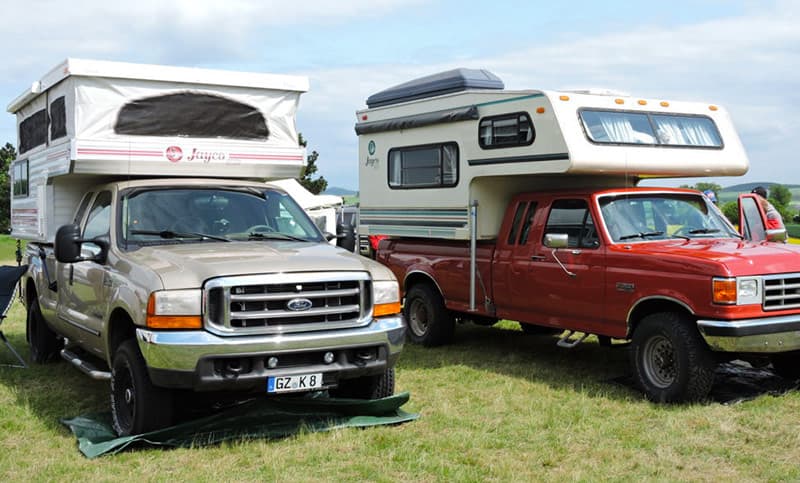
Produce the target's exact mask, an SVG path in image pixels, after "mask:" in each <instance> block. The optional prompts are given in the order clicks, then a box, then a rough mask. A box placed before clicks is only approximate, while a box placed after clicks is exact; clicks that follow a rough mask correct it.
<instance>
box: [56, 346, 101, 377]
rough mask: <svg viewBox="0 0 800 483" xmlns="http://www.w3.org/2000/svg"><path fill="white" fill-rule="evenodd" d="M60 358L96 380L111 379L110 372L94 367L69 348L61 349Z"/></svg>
mask: <svg viewBox="0 0 800 483" xmlns="http://www.w3.org/2000/svg"><path fill="white" fill-rule="evenodd" d="M61 358H62V359H64V360H65V361H67V362H69V363H71V364H72V365H73V366H75V367H76V368H77V369H78V370H79V371H81V372H82V373H84V374H86V375H87V376H89V377H91V378H92V379H94V380H96V381H110V380H111V372H109V371H101V370H100V369H98V368H96V367H94V366H93V365H92V364H91V363H90V362H88V361H85V360H83V359H81V358H80V357H79V356H78V354H76V353H74V352H72V351H71V350H69V349H61Z"/></svg>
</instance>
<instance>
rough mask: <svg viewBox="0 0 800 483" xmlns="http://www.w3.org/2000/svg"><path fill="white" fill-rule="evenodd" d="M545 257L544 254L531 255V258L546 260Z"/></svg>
mask: <svg viewBox="0 0 800 483" xmlns="http://www.w3.org/2000/svg"><path fill="white" fill-rule="evenodd" d="M545 258H547V257H545V256H544V255H531V260H544V259H545Z"/></svg>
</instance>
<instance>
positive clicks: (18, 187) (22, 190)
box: [11, 159, 28, 198]
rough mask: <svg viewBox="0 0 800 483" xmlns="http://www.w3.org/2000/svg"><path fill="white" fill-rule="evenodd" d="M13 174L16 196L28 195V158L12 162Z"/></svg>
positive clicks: (13, 186)
mask: <svg viewBox="0 0 800 483" xmlns="http://www.w3.org/2000/svg"><path fill="white" fill-rule="evenodd" d="M11 176H12V180H11V182H12V183H13V184H12V189H13V193H14V198H24V197H26V196H28V160H27V159H25V160H22V161H16V162H15V163H14V164H12V165H11Z"/></svg>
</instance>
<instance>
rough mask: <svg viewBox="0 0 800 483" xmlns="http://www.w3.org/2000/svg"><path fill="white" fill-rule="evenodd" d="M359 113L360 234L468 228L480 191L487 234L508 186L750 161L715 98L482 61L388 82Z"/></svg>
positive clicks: (549, 185) (692, 171) (609, 179)
mask: <svg viewBox="0 0 800 483" xmlns="http://www.w3.org/2000/svg"><path fill="white" fill-rule="evenodd" d="M356 114H357V118H358V120H357V123H356V126H355V129H356V133H357V134H358V138H359V154H358V156H359V196H360V203H361V211H360V219H361V223H360V227H359V233H360V234H361V235H392V236H400V237H402V236H411V237H425V238H444V239H462V240H466V239H470V238H471V237H472V235H471V233H470V209H471V205H472V203H473V202H477V203H478V206H477V212H476V218H477V222H476V226H475V228H476V230H475V236H476V238H477V239H482V240H488V239H493V238H495V237H496V236H497V233H498V230H499V228H500V222H501V221H502V218H503V213H504V211H505V209H506V206H507V204H508V202H509V200H510V199H511V198H512V197H513V196H514V195H515V194H517V193H522V192H530V191H535V190H537V189H553V188H564V189H567V188H581V187H617V186H619V187H622V186H635V185H636V184H637V183H638V182H639V181H640V180H641V179H644V178H664V177H686V176H693V177H694V176H736V175H741V174H743V173H745V172H746V171H747V169H748V160H747V156H746V154H745V151H744V148H743V146H742V143H741V141H740V140H739V136H738V134H737V132H736V130H735V129H734V127H733V123H732V122H731V119H730V117H729V116H728V114H727V112H726V111H725V110H724V109H723V108H722V107H720V106H717V105H713V104H709V103H702V102H675V101H667V100H663V99H641V98H633V97H630V96H627V95H620V94H615V93H613V92H607V91H604V92H599V91H592V90H590V91H583V92H577V91H572V92H561V91H548V90H508V89H505V85H504V83H503V82H502V80H500V79H499V78H498V77H497V76H495V75H493V74H492V73H490V72H488V71H485V70H475V69H456V70H453V71H448V72H443V73H440V74H434V75H431V76H427V77H423V78H420V79H415V80H412V81H410V82H407V83H404V84H400V85H398V86H395V87H391V88H389V89H386V90H384V91H381V92H378V93H377V94H374V95H372V96H370V97H369V98H368V99H367V108H366V109H363V110H360V111H358V112H357V113H356Z"/></svg>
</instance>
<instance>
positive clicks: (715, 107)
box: [708, 105, 719, 111]
mask: <svg viewBox="0 0 800 483" xmlns="http://www.w3.org/2000/svg"><path fill="white" fill-rule="evenodd" d="M708 109H709V110H710V111H716V110H717V109H719V108H718V107H717V106H715V105H710V106H708Z"/></svg>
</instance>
